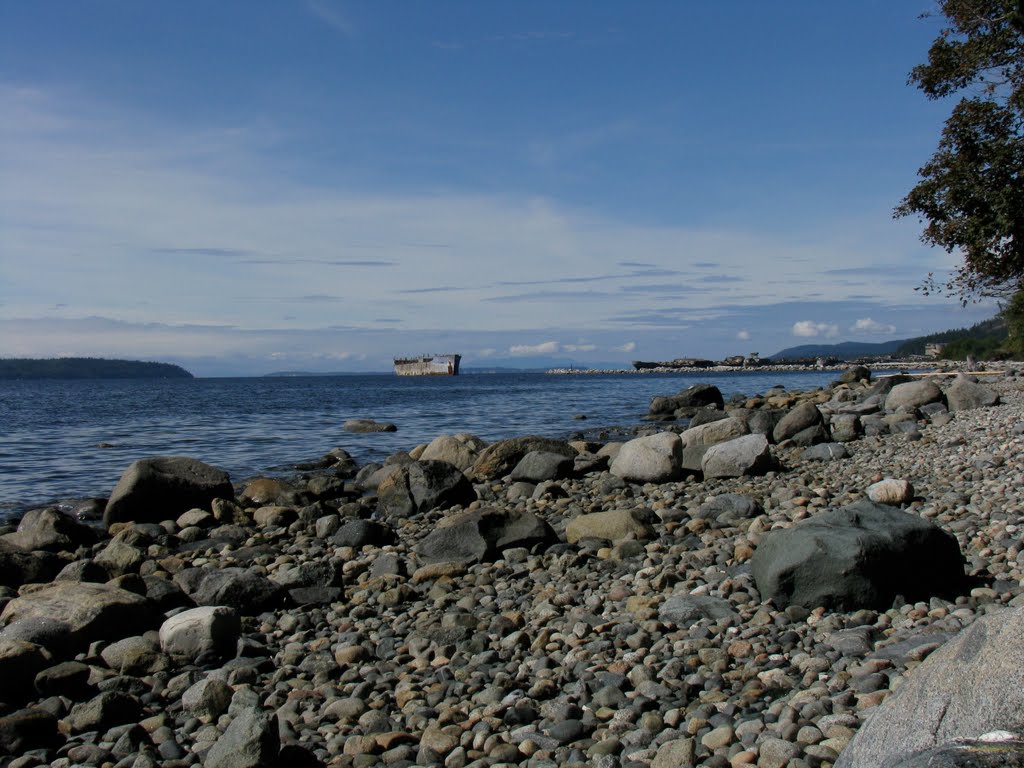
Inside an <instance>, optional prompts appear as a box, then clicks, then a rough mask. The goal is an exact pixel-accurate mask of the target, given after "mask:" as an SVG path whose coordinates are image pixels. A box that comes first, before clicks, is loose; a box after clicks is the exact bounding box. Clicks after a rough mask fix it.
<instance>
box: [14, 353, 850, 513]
mask: <svg viewBox="0 0 1024 768" xmlns="http://www.w3.org/2000/svg"><path fill="white" fill-rule="evenodd" d="M835 376H836V374H835V372H827V371H826V372H809V373H728V374H723V373H703V374H643V375H636V374H618V375H614V374H608V375H546V374H542V373H526V374H511V373H510V374H486V375H485V374H477V375H473V374H469V375H463V376H458V377H451V378H449V377H423V378H416V377H398V376H394V375H388V374H374V375H359V376H332V377H327V376H323V377H301V378H283V377H282V378H276V377H275V378H239V379H185V380H167V381H165V380H131V381H112V380H111V381H0V518H3V517H5V516H10V515H13V514H16V513H18V512H20V511H23V510H25V509H26V508H29V507H31V506H38V505H41V504H45V503H48V502H51V501H54V500H57V499H67V498H83V497H90V496H98V497H103V496H106V495H108V494H109V493H110V491H111V489H112V488H113V487H114V485H115V484H116V482H117V480H118V478H119V477H120V476H121V473H122V472H123V471H124V469H125V468H126V467H127V466H128V465H129V464H130V463H131V462H132V461H134V460H135V459H139V458H142V457H145V456H158V455H185V456H193V457H195V458H198V459H202V460H203V461H205V462H208V463H210V464H214V465H216V466H219V467H222V468H223V469H225V470H227V471H228V472H229V473H230V475H231V478H232V480H234V481H236V482H237V481H239V480H243V479H245V478H247V477H252V476H254V475H258V474H287V473H288V472H289V471H292V465H294V464H295V463H296V462H303V461H310V460H313V459H316V458H319V457H320V456H322V455H324V454H325V453H327V452H328V451H329V450H331V449H332V448H335V447H338V446H340V447H343V448H345V449H346V450H348V451H349V452H350V453H351V454H352V455H353V456H354V457H355V458H356V459H357V460H358V461H359V462H360V463H365V462H366V461H369V460H380V459H382V458H383V457H385V456H387V455H389V454H391V453H394V452H396V451H399V450H408V449H411V448H413V447H414V446H416V445H417V444H419V443H424V442H429V441H430V440H432V439H433V438H434V437H436V436H437V435H441V434H453V433H455V432H472V433H473V434H476V435H478V436H479V437H481V438H483V439H484V440H487V441H493V440H497V439H500V438H505V437H515V436H519V435H528V434H540V435H547V436H551V437H562V436H568V435H570V434H571V433H573V432H577V431H580V430H584V429H585V430H591V429H596V428H598V427H611V426H633V425H635V424H637V423H638V422H639V421H640V419H641V418H642V417H643V416H644V415H645V414H646V413H647V406H648V404H649V402H650V399H651V397H652V396H654V395H667V394H675V393H676V392H678V391H679V390H681V389H683V388H685V387H687V386H689V385H691V384H695V383H699V382H708V383H713V384H715V385H717V386H718V387H719V388H720V389H721V390H722V392H723V394H724V395H725V397H726V399H728V397H729V396H730V395H731V394H733V393H743V394H747V395H753V394H759V393H762V392H764V391H765V390H767V389H769V388H770V387H772V386H773V385H776V384H781V385H783V386H785V387H787V388H798V389H810V388H813V387H817V386H823V385H825V384H827V383H828V382H829V381H831V380H832V379H834V378H835ZM577 415H585V416H586V417H587V420H586V421H580V420H577V419H575V418H574V417H575V416H577ZM352 418H372V419H377V420H379V421H391V422H394V423H395V424H396V425H397V426H398V432H395V433H375V434H366V435H363V434H351V433H347V432H345V431H344V430H343V429H342V424H343V423H344V422H345V420H346V419H352ZM101 444H102V445H103V446H108V447H100V446H101Z"/></svg>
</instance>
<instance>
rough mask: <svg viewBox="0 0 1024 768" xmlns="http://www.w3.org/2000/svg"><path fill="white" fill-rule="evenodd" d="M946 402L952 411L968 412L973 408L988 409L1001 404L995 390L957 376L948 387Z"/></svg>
mask: <svg viewBox="0 0 1024 768" xmlns="http://www.w3.org/2000/svg"><path fill="white" fill-rule="evenodd" d="M946 402H948V403H949V410H950V411H966V410H970V409H971V408H988V407H990V406H993V405H998V404H999V395H998V394H996V393H995V391H994V390H992V389H990V388H989V387H986V386H985V385H984V384H979V383H978V382H976V381H972V380H971V379H969V378H968V377H966V376H957V377H956V378H955V379H953V383H952V384H950V385H949V386H948V387H946Z"/></svg>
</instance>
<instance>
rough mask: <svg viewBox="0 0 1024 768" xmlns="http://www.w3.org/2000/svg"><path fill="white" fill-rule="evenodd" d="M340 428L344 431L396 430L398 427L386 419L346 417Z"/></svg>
mask: <svg viewBox="0 0 1024 768" xmlns="http://www.w3.org/2000/svg"><path fill="white" fill-rule="evenodd" d="M342 429H344V430H345V431H346V432H362V433H370V432H397V431H398V427H396V426H395V425H394V424H392V423H391V422H388V421H374V420H373V419H348V420H347V421H346V422H345V423H344V425H342Z"/></svg>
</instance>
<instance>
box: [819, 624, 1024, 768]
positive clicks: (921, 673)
mask: <svg viewBox="0 0 1024 768" xmlns="http://www.w3.org/2000/svg"><path fill="white" fill-rule="evenodd" d="M1022 634H1024V609H1022V608H1010V609H1006V610H1000V611H993V612H991V613H987V614H985V615H984V616H982V617H980V618H978V619H977V620H976V621H975V622H974V623H973V624H971V625H970V626H969V627H967V628H966V629H964V630H963V631H962V632H960V633H959V634H958V635H957V636H956V637H954V638H953V639H952V640H950V641H949V642H947V643H946V644H945V645H943V646H942V647H941V648H939V649H938V650H936V651H935V652H934V653H932V654H931V655H930V656H929V657H928V658H927V659H925V660H924V662H922V663H921V665H920V666H918V667H917V668H916V669H915V670H914V672H913V674H911V675H908V676H907V677H906V678H905V679H904V680H903V683H902V684H901V685H900V687H899V688H898V689H897V690H896V692H895V693H894V694H893V695H892V696H890V697H889V698H888V699H886V700H885V702H883V703H882V705H881V706H879V707H878V708H876V709H875V710H874V711H873V712H872V714H871V716H870V717H869V718H868V719H867V721H866V722H865V723H864V725H863V726H862V727H861V728H860V730H859V731H858V732H857V735H856V736H855V737H854V738H853V740H852V741H851V742H850V744H849V746H848V747H847V748H846V749H845V750H844V751H843V753H842V755H841V756H840V758H839V761H838V762H837V763H836V768H881V767H882V766H890V765H893V766H895V765H902V763H899V762H898V760H900V759H903V758H906V757H909V756H910V755H913V754H914V753H915V752H919V751H921V750H930V749H933V748H935V747H937V746H940V745H943V744H947V743H948V742H951V741H955V740H958V739H977V738H978V737H979V736H981V735H983V734H986V733H990V732H993V731H1009V732H1010V733H1015V734H1021V733H1024V644H1022V643H1021V642H1020V638H1021V637H1022ZM920 764H921V763H909V765H914V766H916V765H920ZM939 764H941V765H945V764H946V763H939ZM967 764H968V765H974V763H967ZM996 764H999V765H1002V763H996ZM1008 764H1010V765H1013V764H1014V763H1008ZM954 765H957V763H954ZM978 765H987V763H978Z"/></svg>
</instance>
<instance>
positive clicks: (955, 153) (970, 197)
mask: <svg viewBox="0 0 1024 768" xmlns="http://www.w3.org/2000/svg"><path fill="white" fill-rule="evenodd" d="M938 6H939V11H940V12H941V14H942V15H943V16H945V20H946V22H947V26H945V27H944V28H943V29H942V30H941V32H940V33H939V36H938V38H936V40H935V41H934V42H933V43H932V46H931V48H930V49H929V51H928V61H927V62H926V63H925V64H921V65H919V66H917V67H915V68H914V69H913V71H912V72H911V73H910V83H911V84H912V85H915V86H917V87H918V88H920V89H921V90H922V91H923V92H924V94H925V95H926V96H927V97H928V98H930V99H943V98H947V97H951V96H955V95H958V94H964V95H963V97H962V98H961V99H960V101H959V102H958V103H957V104H956V105H955V106H954V107H953V111H952V114H951V115H950V117H949V119H948V120H946V124H945V128H944V130H943V132H942V138H941V139H940V141H939V146H938V149H937V150H936V152H935V154H934V155H933V156H932V158H931V159H930V160H929V161H928V162H927V163H926V164H925V165H924V166H923V167H922V168H921V169H920V171H919V174H920V181H919V182H918V184H917V186H915V187H914V188H913V189H912V190H911V191H910V193H909V194H908V195H907V196H906V197H905V198H904V199H903V201H902V202H901V203H900V205H899V206H898V207H897V208H896V211H895V215H896V216H897V217H901V216H917V217H918V218H919V219H921V220H922V222H924V223H925V228H924V231H923V233H922V235H921V239H922V240H923V241H924V242H926V243H929V244H930V245H937V246H940V247H941V248H943V249H945V250H946V251H947V252H949V253H954V252H959V253H960V254H961V255H962V256H963V263H962V264H961V265H960V267H959V268H958V269H957V270H956V271H955V272H954V273H953V274H952V275H951V276H949V277H947V278H942V279H936V278H935V277H934V276H933V275H929V277H928V279H927V280H926V281H925V283H924V285H923V286H921V290H923V291H924V292H925V293H933V292H945V293H946V294H947V295H950V296H957V297H959V298H960V300H961V301H962V302H963V303H967V302H968V301H971V300H975V299H977V298H979V297H982V296H1008V295H1010V294H1012V293H1013V292H1015V291H1016V290H1018V289H1020V288H1021V287H1024V0H939V3H938Z"/></svg>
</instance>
